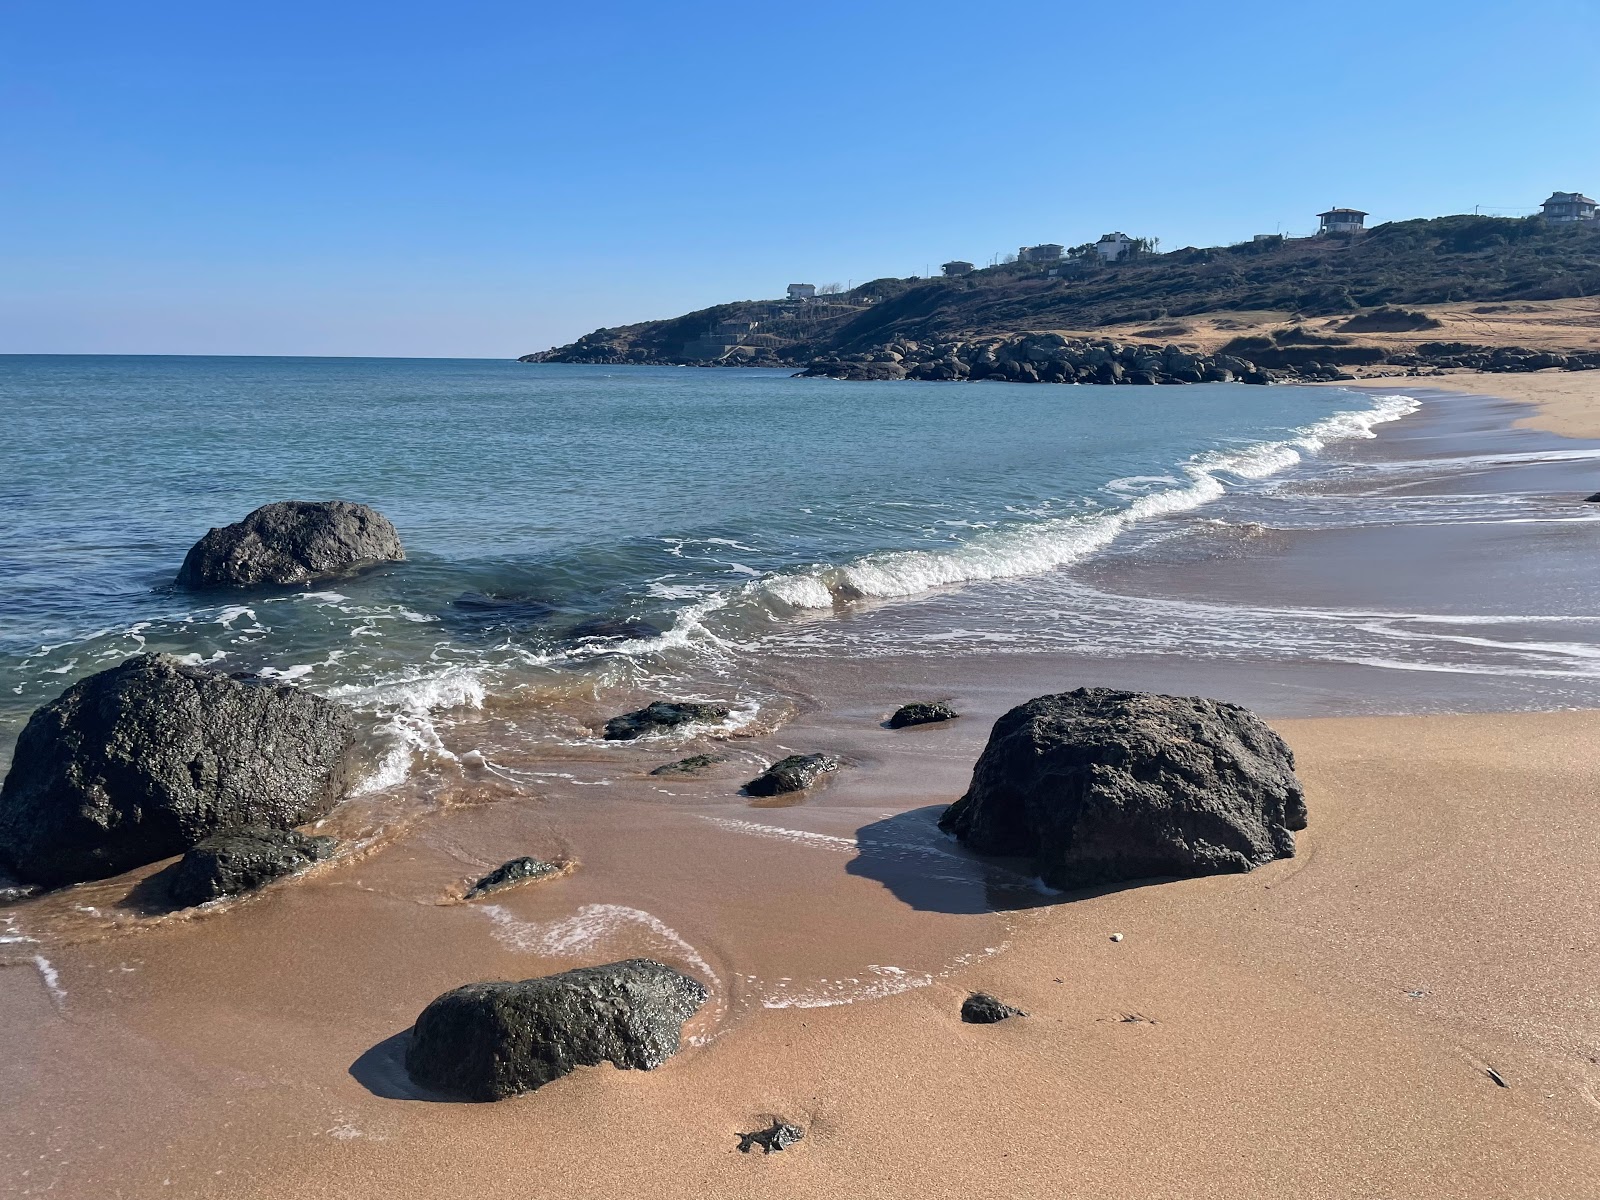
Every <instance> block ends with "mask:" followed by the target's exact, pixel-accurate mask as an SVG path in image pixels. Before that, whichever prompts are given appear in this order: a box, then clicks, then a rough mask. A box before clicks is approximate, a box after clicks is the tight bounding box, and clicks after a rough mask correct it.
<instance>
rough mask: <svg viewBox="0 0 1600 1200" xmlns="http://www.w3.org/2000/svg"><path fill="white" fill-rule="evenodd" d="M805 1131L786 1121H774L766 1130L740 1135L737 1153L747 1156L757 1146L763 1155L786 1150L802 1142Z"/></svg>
mask: <svg viewBox="0 0 1600 1200" xmlns="http://www.w3.org/2000/svg"><path fill="white" fill-rule="evenodd" d="M805 1136H806V1131H805V1130H804V1129H801V1128H800V1126H798V1125H790V1124H789V1123H788V1122H787V1121H774V1122H773V1123H772V1125H771V1126H770V1127H769V1128H767V1129H758V1130H756V1131H755V1132H754V1133H741V1134H740V1135H739V1153H741V1154H749V1153H750V1151H752V1150H754V1149H755V1148H756V1147H757V1146H760V1147H761V1152H762V1153H763V1154H771V1153H772V1152H773V1151H774V1150H787V1149H788V1148H789V1147H790V1146H793V1145H794V1144H795V1143H796V1142H799V1141H802V1140H803V1139H804V1138H805Z"/></svg>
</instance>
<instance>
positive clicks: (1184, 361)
mask: <svg viewBox="0 0 1600 1200" xmlns="http://www.w3.org/2000/svg"><path fill="white" fill-rule="evenodd" d="M1380 362H1384V363H1387V364H1389V365H1390V366H1393V367H1396V368H1399V369H1400V370H1399V372H1397V373H1402V372H1404V373H1414V372H1418V371H1421V370H1424V369H1426V370H1445V369H1449V368H1459V367H1470V368H1476V369H1478V370H1484V371H1542V370H1547V369H1549V368H1552V367H1559V368H1563V369H1566V370H1573V371H1580V370H1595V369H1600V352H1586V353H1576V354H1555V353H1549V352H1545V351H1539V350H1530V349H1527V348H1525V347H1518V346H1502V347H1499V348H1493V347H1489V346H1475V345H1469V344H1467V343H1462V342H1425V343H1423V344H1422V345H1421V346H1418V347H1417V349H1416V350H1415V351H1414V352H1406V353H1400V354H1391V355H1388V356H1385V355H1384V353H1383V352H1382V351H1381V350H1377V349H1375V348H1373V347H1369V346H1356V345H1334V344H1327V345H1317V344H1315V343H1313V344H1310V345H1301V346H1293V347H1290V348H1285V347H1282V346H1273V345H1267V346H1264V347H1263V348H1262V351H1261V352H1260V353H1259V354H1257V355H1256V356H1255V357H1247V356H1246V355H1245V354H1244V353H1231V354H1230V353H1223V352H1219V353H1215V354H1200V353H1195V352H1193V351H1189V350H1184V349H1182V348H1181V347H1179V346H1175V345H1165V346H1157V345H1154V344H1153V343H1147V342H1119V341H1116V340H1114V339H1111V338H1098V339H1081V338H1069V337H1067V336H1066V335H1065V334H1060V333H1027V334H1019V335H1017V336H1015V337H1003V338H993V337H990V338H978V339H974V340H971V341H945V342H937V343H933V342H919V341H915V340H912V339H909V338H908V339H902V340H900V341H894V342H888V343H886V344H884V345H882V346H879V347H876V348H874V349H871V350H864V351H861V352H859V353H854V354H831V355H824V356H823V357H820V358H816V359H813V360H812V361H811V362H810V363H809V364H807V366H806V368H805V369H804V370H803V371H800V372H798V374H799V375H800V376H802V377H809V378H816V377H825V378H828V379H849V380H887V379H926V380H952V381H953V380H998V381H1003V382H1007V383H1097V384H1147V385H1150V384H1177V383H1255V384H1267V383H1285V382H1295V381H1299V382H1334V381H1339V380H1352V379H1354V378H1355V376H1354V375H1352V374H1350V373H1349V372H1348V371H1346V370H1345V369H1344V368H1345V367H1346V366H1349V365H1352V364H1356V363H1360V364H1363V365H1370V364H1376V363H1380Z"/></svg>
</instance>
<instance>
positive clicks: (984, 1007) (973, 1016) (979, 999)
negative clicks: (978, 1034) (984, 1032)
mask: <svg viewBox="0 0 1600 1200" xmlns="http://www.w3.org/2000/svg"><path fill="white" fill-rule="evenodd" d="M1027 1015H1028V1014H1027V1013H1025V1012H1023V1011H1022V1010H1021V1009H1020V1008H1013V1007H1012V1006H1011V1005H1009V1004H1006V1003H1003V1002H1002V1001H1000V1000H997V999H995V998H994V997H993V996H991V995H989V993H988V992H973V993H972V995H970V996H968V997H967V998H966V1000H965V1001H964V1002H963V1003H962V1005H961V1019H962V1020H963V1021H965V1022H966V1023H967V1024H968V1025H993V1024H994V1023H995V1022H996V1021H1005V1020H1008V1019H1009V1018H1011V1017H1025V1016H1027Z"/></svg>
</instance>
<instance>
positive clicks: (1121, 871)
mask: <svg viewBox="0 0 1600 1200" xmlns="http://www.w3.org/2000/svg"><path fill="white" fill-rule="evenodd" d="M1305 825H1306V805H1305V796H1304V793H1303V792H1302V791H1301V789H1300V782H1299V780H1298V779H1296V778H1295V773H1294V755H1293V754H1292V753H1291V752H1290V750H1289V748H1288V747H1287V746H1286V745H1284V743H1283V740H1282V739H1281V738H1279V737H1278V735H1277V734H1275V733H1273V732H1272V730H1270V729H1268V728H1267V727H1266V725H1264V724H1263V723H1262V722H1261V720H1260V719H1259V718H1257V717H1256V716H1255V715H1254V714H1253V713H1251V712H1250V711H1249V710H1248V709H1245V708H1240V707H1239V706H1238V705H1236V704H1224V703H1222V702H1220V701H1217V700H1203V699H1200V698H1198V697H1193V696H1161V695H1154V694H1151V693H1146V692H1124V691H1118V690H1116V689H1113V688H1079V689H1077V690H1076V691H1073V692H1065V693H1062V694H1061V695H1057V696H1040V697H1039V698H1038V699H1036V700H1030V701H1029V702H1028V703H1026V704H1024V705H1021V706H1020V707H1017V708H1014V709H1012V710H1011V711H1010V712H1008V713H1006V714H1005V715H1004V716H1003V717H1001V718H1000V719H999V720H998V721H997V722H995V726H994V731H993V732H992V733H991V734H990V735H989V744H988V745H987V746H986V747H985V748H984V751H983V754H982V756H981V757H980V758H979V759H978V763H977V766H976V767H975V768H974V769H973V772H972V785H971V787H969V788H968V789H967V793H966V795H964V796H962V797H961V799H959V800H957V801H956V802H955V803H954V804H952V805H951V806H950V807H949V808H948V809H946V810H945V812H944V815H943V816H942V817H940V818H939V827H940V828H941V829H943V830H945V831H946V832H949V833H952V834H954V835H955V836H956V837H957V838H959V839H960V840H961V841H962V842H963V843H965V844H966V845H967V846H969V847H970V848H972V849H973V850H977V851H979V852H980V853H984V854H1003V855H1024V856H1028V857H1031V858H1032V859H1033V861H1034V866H1035V869H1036V870H1037V871H1038V873H1039V875H1040V877H1041V878H1042V879H1043V880H1044V882H1045V883H1046V884H1048V885H1049V886H1051V887H1054V888H1060V889H1063V890H1068V889H1073V888H1084V887H1093V886H1097V885H1100V884H1110V883H1120V882H1122V881H1124V880H1129V879H1149V878H1155V877H1159V876H1191V875H1215V874H1221V873H1225V872H1230V871H1248V870H1250V869H1252V868H1253V867H1257V866H1260V865H1261V864H1262V863H1264V862H1268V861H1270V860H1272V859H1274V858H1289V857H1292V856H1293V854H1294V834H1293V833H1292V832H1291V831H1292V830H1296V829H1304V828H1305Z"/></svg>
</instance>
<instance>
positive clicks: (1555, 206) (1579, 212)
mask: <svg viewBox="0 0 1600 1200" xmlns="http://www.w3.org/2000/svg"><path fill="white" fill-rule="evenodd" d="M1539 207H1540V208H1542V209H1544V219H1545V220H1546V221H1562V222H1565V221H1593V220H1594V219H1595V215H1596V210H1595V202H1594V201H1593V200H1591V199H1589V197H1587V196H1585V195H1583V194H1582V193H1581V192H1553V193H1551V195H1550V199H1548V200H1546V201H1545V202H1544V203H1543V204H1541V205H1540V206H1539Z"/></svg>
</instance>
